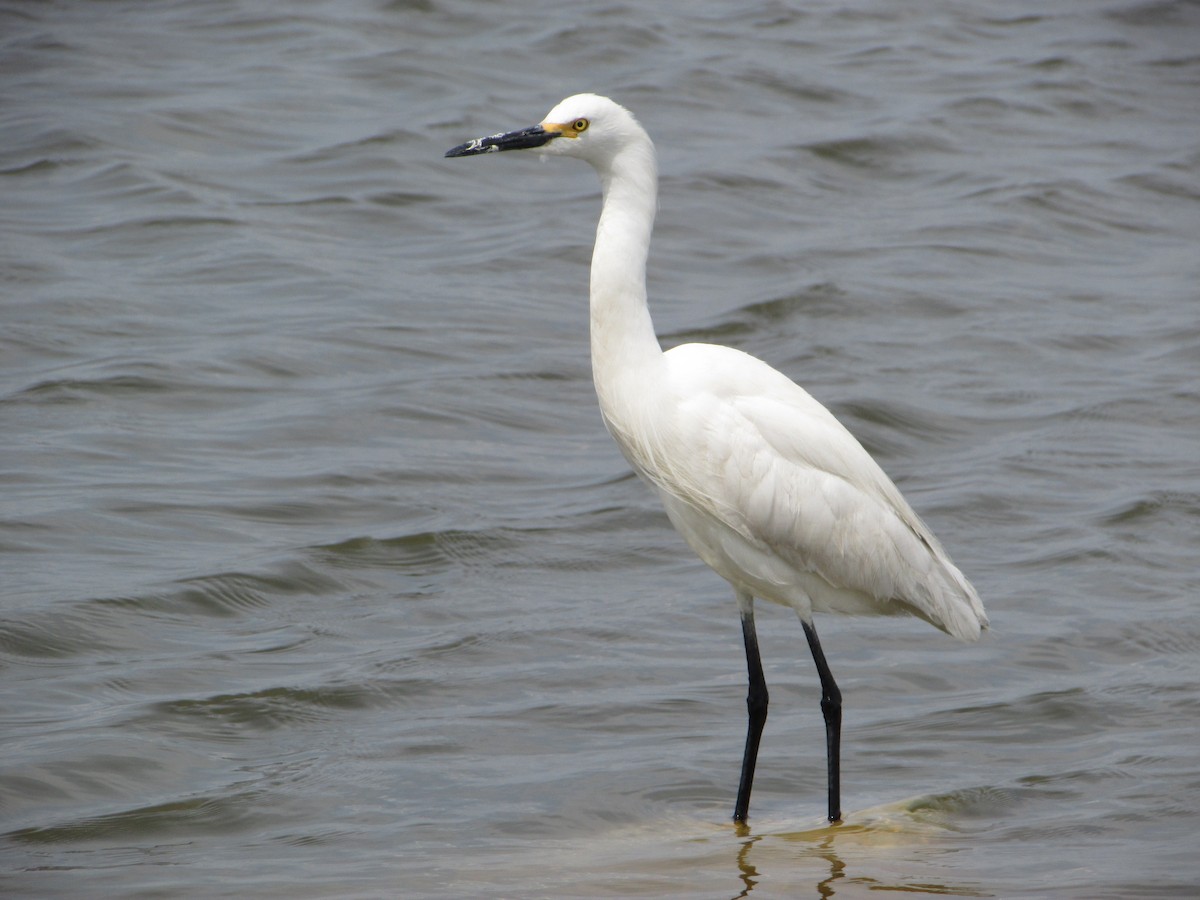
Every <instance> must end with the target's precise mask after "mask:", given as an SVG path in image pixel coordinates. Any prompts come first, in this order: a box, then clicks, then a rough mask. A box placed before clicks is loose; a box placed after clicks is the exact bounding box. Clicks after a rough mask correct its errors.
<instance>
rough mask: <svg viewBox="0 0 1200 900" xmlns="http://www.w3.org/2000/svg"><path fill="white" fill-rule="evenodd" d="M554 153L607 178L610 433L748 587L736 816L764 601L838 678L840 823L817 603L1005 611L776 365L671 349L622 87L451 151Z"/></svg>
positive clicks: (747, 780)
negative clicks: (617, 96) (786, 612)
mask: <svg viewBox="0 0 1200 900" xmlns="http://www.w3.org/2000/svg"><path fill="white" fill-rule="evenodd" d="M509 149H537V150H538V152H541V153H544V154H546V155H550V156H554V155H558V156H575V157H579V158H581V159H583V160H585V161H586V162H588V163H590V164H591V165H592V166H593V167H594V168H595V170H596V172H597V173H598V174H599V176H600V183H601V189H602V192H603V208H602V211H601V214H600V222H599V225H598V226H597V229H596V245H595V250H594V252H593V255H592V270H591V343H592V372H593V378H594V380H595V385H596V394H597V396H598V398H599V401H600V410H601V413H602V414H603V416H604V421H605V424H606V425H607V427H608V430H609V432H610V433H611V434H612V436H613V438H614V439H615V440H616V442H617V445H618V446H619V447H620V448H621V452H622V453H623V454H624V455H625V458H626V459H627V460H628V461H629V464H630V465H631V466H632V467H633V468H634V470H635V471H636V472H637V473H638V474H639V475H641V476H642V477H643V478H644V479H645V480H646V481H648V482H649V483H650V484H652V485H653V486H654V487H655V489H656V490H657V491H658V494H659V496H660V497H661V499H662V502H663V504H664V506H665V507H666V511H667V515H668V516H669V517H670V519H671V522H672V523H673V524H674V525H675V527H676V528H677V529H678V530H679V532H680V533H681V534H682V535H683V537H684V538H685V539H686V540H687V542H688V544H689V545H690V546H691V547H692V549H693V550H695V551H696V553H697V554H698V555H699V556H700V558H701V559H703V560H704V562H705V563H707V564H708V565H709V566H711V567H712V568H713V569H714V570H715V571H716V572H717V573H719V574H720V575H721V576H722V577H724V578H725V579H726V580H727V581H728V582H729V583H730V584H731V585H732V586H733V588H734V592H735V595H736V596H737V599H738V606H739V611H740V613H741V618H742V627H743V633H744V637H745V641H746V652H747V661H748V667H749V673H750V696H749V698H748V704H749V709H750V730H749V734H748V735H747V745H746V754H745V756H744V758H743V768H742V779H741V785H740V787H739V793H738V803H737V806H736V808H735V811H734V818H735V819H737V820H739V821H742V820H744V819H745V817H746V814H747V811H748V806H749V795H750V787H751V782H752V779H753V773H754V766H755V761H756V758H757V751H758V735H759V734H760V733H761V731H762V724H763V722H764V721H765V719H766V706H767V692H766V684H765V681H764V680H763V679H762V672H761V662H760V660H759V658H758V645H757V639H756V637H755V633H754V618H753V598H754V597H761V598H762V599H764V600H770V601H772V602H774V603H779V604H782V605H784V606H790V607H792V608H793V609H795V610H796V612H797V613H798V614H799V616H800V619H801V621H802V623H803V625H804V629H805V633H806V635H807V637H808V640H809V645H810V647H811V649H812V651H813V656H814V659H815V661H816V663H817V669H818V673H819V674H820V676H821V682H822V692H823V697H822V710H823V711H824V712H825V719H826V738H827V747H828V754H829V818H830V820H831V821H835V822H836V821H839V820H840V818H841V809H840V796H839V779H838V775H839V769H838V752H839V741H840V721H841V718H840V716H841V712H840V693H839V692H838V691H837V685H836V683H834V681H833V677H832V675H831V674H830V673H829V671H828V666H827V664H826V663H825V659H824V655H823V653H822V652H821V648H820V643H819V641H818V640H817V637H816V631H815V627H814V626H813V613H815V612H838V613H846V614H853V615H880V614H882V615H888V614H896V613H909V614H912V615H916V616H919V617H920V618H922V619H925V620H926V621H928V622H930V623H931V624H933V625H935V626H937V627H938V628H941V629H942V630H943V631H946V632H949V633H950V634H952V635H954V636H955V637H958V638H962V639H964V640H975V639H976V638H978V637H979V633H980V630H981V629H982V628H986V627H987V616H986V615H985V613H984V610H983V604H982V603H981V602H980V600H979V596H978V595H977V594H976V592H975V590H974V588H973V587H972V586H971V584H970V583H969V582H968V581H967V580H966V578H964V577H963V575H962V573H961V572H960V571H959V570H958V568H957V567H955V565H954V563H952V562H951V561H950V558H949V556H948V555H947V554H946V552H945V550H943V549H942V546H941V544H939V543H938V541H937V539H936V538H935V537H934V536H933V534H932V533H931V532H930V531H929V529H928V528H927V527H926V526H925V524H924V523H923V522H922V521H921V519H920V518H919V517H918V516H917V514H916V513H915V512H913V510H912V507H910V506H909V505H908V503H907V502H906V501H905V500H904V498H903V497H902V496H901V494H900V492H899V490H898V489H897V488H896V486H895V485H894V484H893V483H892V481H891V480H890V479H889V478H888V477H887V475H885V474H884V472H883V470H882V469H880V468H879V466H878V465H877V464H876V463H875V461H874V460H873V459H872V458H871V456H870V455H869V454H868V453H867V452H866V450H864V449H863V447H862V445H861V444H859V442H858V441H857V440H856V439H855V438H854V436H853V435H851V434H850V432H849V431H847V430H846V429H845V428H844V427H843V426H842V424H841V423H840V422H838V421H837V419H835V418H834V417H833V415H832V414H831V413H830V412H829V411H828V410H827V409H825V407H823V406H822V405H821V404H820V403H818V402H817V401H816V400H814V399H813V398H812V397H811V396H810V395H809V394H808V392H806V391H805V390H804V389H803V388H801V387H799V386H798V385H796V384H795V383H794V382H792V381H791V380H790V379H788V378H787V377H786V376H784V375H782V374H781V373H779V372H777V371H776V370H775V369H772V368H771V367H770V366H768V365H767V364H766V363H764V362H761V361H760V360H758V359H755V358H754V357H752V356H749V355H747V354H745V353H742V352H741V351H738V350H734V349H731V348H729V347H722V346H716V345H712V344H685V345H683V346H679V347H676V348H674V349H672V350H670V351H668V352H666V353H664V352H662V349H661V348H660V346H659V343H658V339H657V337H656V336H655V333H654V326H653V324H652V322H651V320H650V314H649V311H648V309H647V305H646V279H645V270H646V254H647V250H648V248H649V244H650V232H651V229H652V227H653V224H654V214H655V210H656V204H657V189H658V173H657V165H656V162H655V155H654V146H653V144H652V143H651V141H650V138H649V136H648V135H647V134H646V132H645V130H644V129H643V128H642V127H641V125H639V124H638V122H637V120H636V119H634V117H633V116H632V114H630V113H629V112H628V111H627V110H626V109H624V108H623V107H621V106H619V105H617V104H616V103H614V102H613V101H612V100H609V99H608V98H606V97H600V96H597V95H595V94H579V95H576V96H574V97H569V98H567V99H566V100H564V101H562V103H560V104H559V105H558V106H556V107H555V108H554V109H553V110H551V111H550V113H549V114H548V115H547V116H546V118H545V120H544V121H543V122H542V124H541V125H539V126H535V127H533V128H527V129H524V130H522V131H517V132H510V133H507V134H503V133H502V134H497V135H492V136H491V137H487V138H480V139H477V140H475V141H471V142H469V143H467V144H463V145H461V146H459V147H456V148H454V149H453V150H451V151H449V152H448V153H447V154H446V155H447V156H467V155H476V154H479V153H486V152H493V151H498V150H509Z"/></svg>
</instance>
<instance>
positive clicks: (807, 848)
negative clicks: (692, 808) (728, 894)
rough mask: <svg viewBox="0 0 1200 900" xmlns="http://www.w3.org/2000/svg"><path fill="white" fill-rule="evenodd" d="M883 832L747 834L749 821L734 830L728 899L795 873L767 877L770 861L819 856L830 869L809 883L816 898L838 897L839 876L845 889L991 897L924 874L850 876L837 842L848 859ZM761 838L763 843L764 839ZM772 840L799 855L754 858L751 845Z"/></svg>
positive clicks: (740, 899) (737, 899)
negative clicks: (737, 888) (733, 876)
mask: <svg viewBox="0 0 1200 900" xmlns="http://www.w3.org/2000/svg"><path fill="white" fill-rule="evenodd" d="M884 833H886V832H876V831H875V830H874V829H872V828H870V827H869V826H849V827H847V826H825V827H821V828H814V829H812V830H809V831H803V832H793V833H787V834H774V835H769V834H752V833H751V831H750V828H749V827H748V826H745V825H742V826H740V827H738V830H737V835H738V838H739V839H740V844H739V846H738V851H737V870H738V877H739V878H740V880H741V882H742V885H743V887H742V890H741V892H740V893H737V894H735V895H733V900H744V898H747V897H750V896H751V894H752V892H753V891H754V889H755V887H756V886H758V884H759V883H760V882H763V881H767V882H768V885H767V886H766V887H764V890H769V885H770V882H772V881H774V882H776V883H778V882H779V881H791V880H793V878H794V875H795V872H791V873H788V874H787V875H782V873H779V872H776V873H774V874H775V875H776V876H781V877H776V878H774V879H773V878H772V877H771V876H772V872H771V871H770V869H769V868H766V867H767V866H769V865H771V864H776V865H779V864H783V863H785V862H789V861H790V862H792V863H795V862H797V861H798V860H807V861H813V860H822V861H823V862H824V863H825V865H826V866H828V869H829V874H828V875H824V874H823V873H822V875H821V877H819V878H818V880H816V881H815V882H814V884H813V887H814V888H815V893H816V896H817V897H819V898H821V900H829V898H832V897H835V896H837V891H838V887H839V882H843V881H845V882H847V883H846V884H845V885H841V886H842V887H844V888H849V887H850V884H854V885H855V886H858V887H860V888H866V889H867V890H872V891H879V890H888V891H903V892H905V893H910V894H911V893H915V894H929V895H933V896H939V897H944V896H957V897H986V896H990V895H989V894H988V893H987V892H986V891H980V890H979V889H978V888H975V887H967V886H965V885H957V886H956V885H951V884H944V883H934V882H931V881H928V880H925V879H922V880H921V881H920V882H919V883H912V882H907V881H895V882H888V881H886V880H881V879H879V878H877V877H872V876H869V875H860V876H857V877H853V878H851V877H850V876H849V871H848V866H847V863H846V861H845V859H843V855H842V854H841V853H839V852H838V848H837V844H838V842H839V841H844V842H846V843H845V846H844V849H845V851H846V853H845V855H846V856H847V857H849V858H850V860H851V862H853V860H854V853H855V851H856V850H862V849H864V847H867V846H870V845H872V844H874V843H875V842H876V839H877V838H880V837H882V836H883V834H884ZM764 840H765V841H766V843H763V842H764ZM777 842H783V843H787V844H799V845H803V846H801V847H799V853H798V854H788V855H787V856H778V855H774V856H764V854H762V853H760V854H758V855H759V857H760V858H759V859H758V860H755V858H754V857H755V852H754V850H755V847H756V845H757V846H758V847H759V849H762V850H765V849H766V847H767V846H772V847H775V848H777V847H778V846H779V844H778V843H777ZM821 868H824V867H821ZM813 874H817V873H813ZM843 894H845V891H843Z"/></svg>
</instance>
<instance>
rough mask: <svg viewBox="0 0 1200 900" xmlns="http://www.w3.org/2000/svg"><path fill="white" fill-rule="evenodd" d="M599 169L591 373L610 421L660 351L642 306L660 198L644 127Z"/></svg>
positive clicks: (592, 295) (592, 307)
mask: <svg viewBox="0 0 1200 900" xmlns="http://www.w3.org/2000/svg"><path fill="white" fill-rule="evenodd" d="M598 171H599V174H600V185H601V189H602V191H603V197H604V206H603V209H602V210H601V212H600V224H599V225H597V226H596V247H595V249H594V250H593V252H592V278H591V340H592V377H593V380H594V381H595V384H596V393H597V395H598V397H599V400H600V408H601V411H602V412H603V413H604V416H605V419H606V420H609V422H610V428H611V427H612V424H613V422H612V419H613V416H614V415H618V414H619V409H620V407H621V405H622V404H621V396H622V395H624V394H625V390H626V389H628V388H630V387H631V385H633V384H635V383H636V382H637V381H638V380H641V379H639V377H638V376H639V373H641V374H643V375H644V373H645V370H646V367H647V366H652V365H654V364H655V363H656V362H657V361H658V360H659V359H660V358H661V357H662V348H661V347H659V344H658V338H657V337H656V336H655V334H654V324H653V322H651V321H650V311H649V310H648V309H647V307H646V255H647V252H648V250H649V247H650V232H651V230H652V229H653V227H654V213H655V211H656V208H657V204H658V166H657V163H656V162H655V158H654V145H653V144H651V143H650V138H649V137H647V136H646V135H645V134H644V133H643V134H642V135H641V139H640V140H635V141H632V142H630V143H627V144H626V145H625V146H624V147H623V148H622V149H621V151H620V152H619V153H618V154H617V155H616V156H615V157H614V158H613V159H612V160H610V161H608V163H607V164H606V165H605V166H603V167H598Z"/></svg>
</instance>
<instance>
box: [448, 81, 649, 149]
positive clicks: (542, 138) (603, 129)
mask: <svg viewBox="0 0 1200 900" xmlns="http://www.w3.org/2000/svg"><path fill="white" fill-rule="evenodd" d="M645 135H646V133H645V131H643V130H642V126H641V125H639V124H638V122H637V120H636V119H635V118H634V117H633V114H632V113H631V112H629V110H627V109H625V108H624V107H623V106H620V105H619V104H617V103H614V102H613V101H612V100H609V99H608V98H607V97H601V96H600V95H598V94H576V95H574V96H573V97H568V98H567V99H566V100H563V101H562V102H561V103H559V104H558V105H557V106H556V107H554V109H552V110H550V112H549V113H547V114H546V118H544V119H543V120H542V121H541V123H540V124H538V125H534V126H533V127H531V128H522V129H520V130H519V131H509V132H501V133H499V134H493V135H489V136H488V137H482V138H476V139H475V140H473V141H467V142H466V143H465V144H459V145H458V146H457V147H454V148H452V149H450V150H447V151H446V156H449V157H455V156H477V155H479V154H481V153H497V152H500V151H502V150H536V151H537V152H538V153H540V154H543V155H545V156H574V157H578V158H579V159H583V160H586V161H587V162H590V163H591V164H592V165H594V166H597V167H601V166H603V165H604V164H605V163H606V162H607V161H609V160H611V159H612V157H613V156H615V155H616V153H617V152H618V151H619V150H620V149H621V148H622V147H624V146H626V145H628V144H629V143H630V142H632V141H635V140H637V139H638V138H642V139H645Z"/></svg>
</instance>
